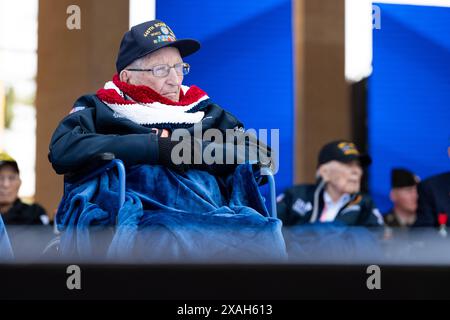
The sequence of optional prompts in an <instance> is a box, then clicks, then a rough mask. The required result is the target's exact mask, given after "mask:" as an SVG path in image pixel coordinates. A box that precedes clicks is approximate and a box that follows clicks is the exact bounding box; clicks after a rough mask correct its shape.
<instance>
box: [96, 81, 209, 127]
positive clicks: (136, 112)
mask: <svg viewBox="0 0 450 320" xmlns="http://www.w3.org/2000/svg"><path fill="white" fill-rule="evenodd" d="M97 97H98V98H99V99H100V100H101V101H102V102H103V103H105V104H106V105H107V106H108V107H110V108H111V109H112V110H113V111H114V114H115V116H117V117H118V118H126V119H129V120H131V121H133V122H135V123H137V124H140V125H145V126H155V127H162V126H168V127H172V128H176V127H185V126H186V125H193V124H195V123H198V122H200V121H201V120H202V119H203V117H204V115H205V113H204V112H203V111H201V110H202V109H203V108H205V107H206V106H207V105H208V103H209V97H208V95H207V94H206V93H205V92H204V91H203V90H201V89H200V88H198V87H197V86H191V87H187V86H181V91H180V100H179V102H175V101H172V100H170V99H168V98H166V97H163V96H161V95H160V94H159V93H157V92H156V91H154V90H153V89H151V88H149V87H147V86H142V85H139V86H136V85H131V84H128V83H125V82H122V81H120V80H119V76H118V75H117V74H116V75H114V77H113V80H112V81H108V82H106V83H105V86H104V87H103V88H102V89H100V90H98V91H97Z"/></svg>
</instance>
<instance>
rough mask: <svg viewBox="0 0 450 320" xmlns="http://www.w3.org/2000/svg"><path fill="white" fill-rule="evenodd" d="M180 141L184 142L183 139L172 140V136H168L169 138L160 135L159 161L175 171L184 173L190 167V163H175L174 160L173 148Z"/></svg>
mask: <svg viewBox="0 0 450 320" xmlns="http://www.w3.org/2000/svg"><path fill="white" fill-rule="evenodd" d="M179 143H183V142H182V141H172V140H171V139H170V137H168V138H161V137H159V139H158V151H159V157H158V163H159V164H161V165H163V166H166V167H168V168H170V169H172V170H174V171H177V172H179V173H183V172H186V171H187V170H188V169H189V168H190V164H189V163H180V164H175V163H174V162H173V161H172V150H173V148H174V147H175V146H176V145H178V144H179Z"/></svg>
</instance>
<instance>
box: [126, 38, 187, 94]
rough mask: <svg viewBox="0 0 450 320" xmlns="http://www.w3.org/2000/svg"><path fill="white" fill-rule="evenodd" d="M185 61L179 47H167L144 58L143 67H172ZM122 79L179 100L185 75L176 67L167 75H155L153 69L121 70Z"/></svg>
mask: <svg viewBox="0 0 450 320" xmlns="http://www.w3.org/2000/svg"><path fill="white" fill-rule="evenodd" d="M181 62H183V59H182V58H181V55H180V52H179V51H178V49H177V48H172V47H166V48H161V49H159V50H157V51H155V52H153V53H151V54H149V55H147V56H146V57H145V58H144V61H143V65H141V66H140V68H141V69H152V68H154V67H155V66H159V65H164V64H167V65H169V66H170V67H172V66H173V65H175V64H177V63H181ZM122 73H125V75H121V80H122V81H125V82H128V83H130V84H133V85H144V86H147V87H150V88H151V89H153V90H155V91H156V92H158V93H159V94H160V95H162V96H163V97H166V98H168V99H170V100H173V101H175V102H178V101H179V99H180V90H181V84H182V82H183V75H179V74H177V73H176V71H175V69H174V68H171V69H170V71H169V74H168V75H167V76H166V77H155V76H154V75H153V73H152V72H151V71H149V72H137V71H128V70H124V71H122V72H121V74H122Z"/></svg>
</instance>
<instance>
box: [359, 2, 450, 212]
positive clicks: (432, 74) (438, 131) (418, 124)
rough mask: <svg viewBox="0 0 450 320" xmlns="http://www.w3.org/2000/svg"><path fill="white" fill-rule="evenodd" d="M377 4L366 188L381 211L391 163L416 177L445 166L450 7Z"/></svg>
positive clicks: (449, 130)
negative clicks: (378, 20)
mask: <svg viewBox="0 0 450 320" xmlns="http://www.w3.org/2000/svg"><path fill="white" fill-rule="evenodd" d="M379 6H380V8H381V29H380V30H374V32H373V35H374V39H373V46H374V47H373V54H374V56H373V74H372V76H371V77H370V80H369V110H368V118H369V119H368V121H369V123H368V126H369V146H370V152H371V154H372V156H373V160H374V162H373V165H372V167H371V171H370V187H371V192H372V195H373V196H374V198H375V201H376V202H377V204H378V206H379V207H380V209H381V210H386V209H388V208H389V207H390V205H391V203H390V201H389V198H388V194H389V189H390V170H391V168H392V167H395V166H402V167H407V168H410V169H411V170H413V171H414V172H416V173H417V174H418V175H419V176H420V177H421V178H426V177H428V176H430V175H433V174H437V173H440V172H444V171H448V170H449V169H450V160H449V159H448V156H447V147H448V146H449V142H450V8H442V7H427V6H407V5H387V4H379Z"/></svg>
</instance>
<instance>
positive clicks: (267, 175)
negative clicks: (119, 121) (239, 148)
mask: <svg viewBox="0 0 450 320" xmlns="http://www.w3.org/2000/svg"><path fill="white" fill-rule="evenodd" d="M252 166H253V168H255V169H254V178H255V180H256V183H257V184H258V185H259V186H261V185H263V184H265V183H267V184H268V193H269V204H270V205H269V206H268V205H267V204H266V209H268V210H267V211H268V213H269V216H270V217H271V218H277V209H276V185H275V178H274V175H273V172H272V170H271V168H270V167H268V166H262V165H257V164H253V165H252ZM109 171H112V172H115V173H116V174H117V178H118V182H119V188H118V197H117V207H118V210H120V209H121V208H122V207H123V205H124V203H125V194H126V168H125V165H124V163H123V162H122V161H121V160H120V159H117V158H116V157H115V155H114V154H112V153H102V154H99V155H97V156H96V157H95V158H94V160H93V161H92V162H91V165H90V166H88V167H87V168H85V169H83V170H80V171H77V172H73V173H69V174H66V175H65V176H64V194H63V198H64V197H65V196H66V195H67V194H68V192H69V190H70V189H73V188H74V186H80V185H82V184H83V183H85V182H87V181H90V180H92V179H96V178H98V177H100V176H101V175H103V174H104V173H106V172H109ZM263 200H264V202H265V203H266V202H267V199H266V198H265V197H263ZM60 206H61V204H60ZM58 211H59V209H58ZM116 224H117V217H116ZM54 226H55V229H54V233H55V234H56V237H55V238H54V239H53V240H51V241H50V242H49V243H48V245H47V246H46V248H45V249H44V250H43V256H44V257H45V256H53V257H54V256H58V254H59V251H60V243H61V234H60V232H59V230H58V229H57V223H56V221H55V224H54Z"/></svg>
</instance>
